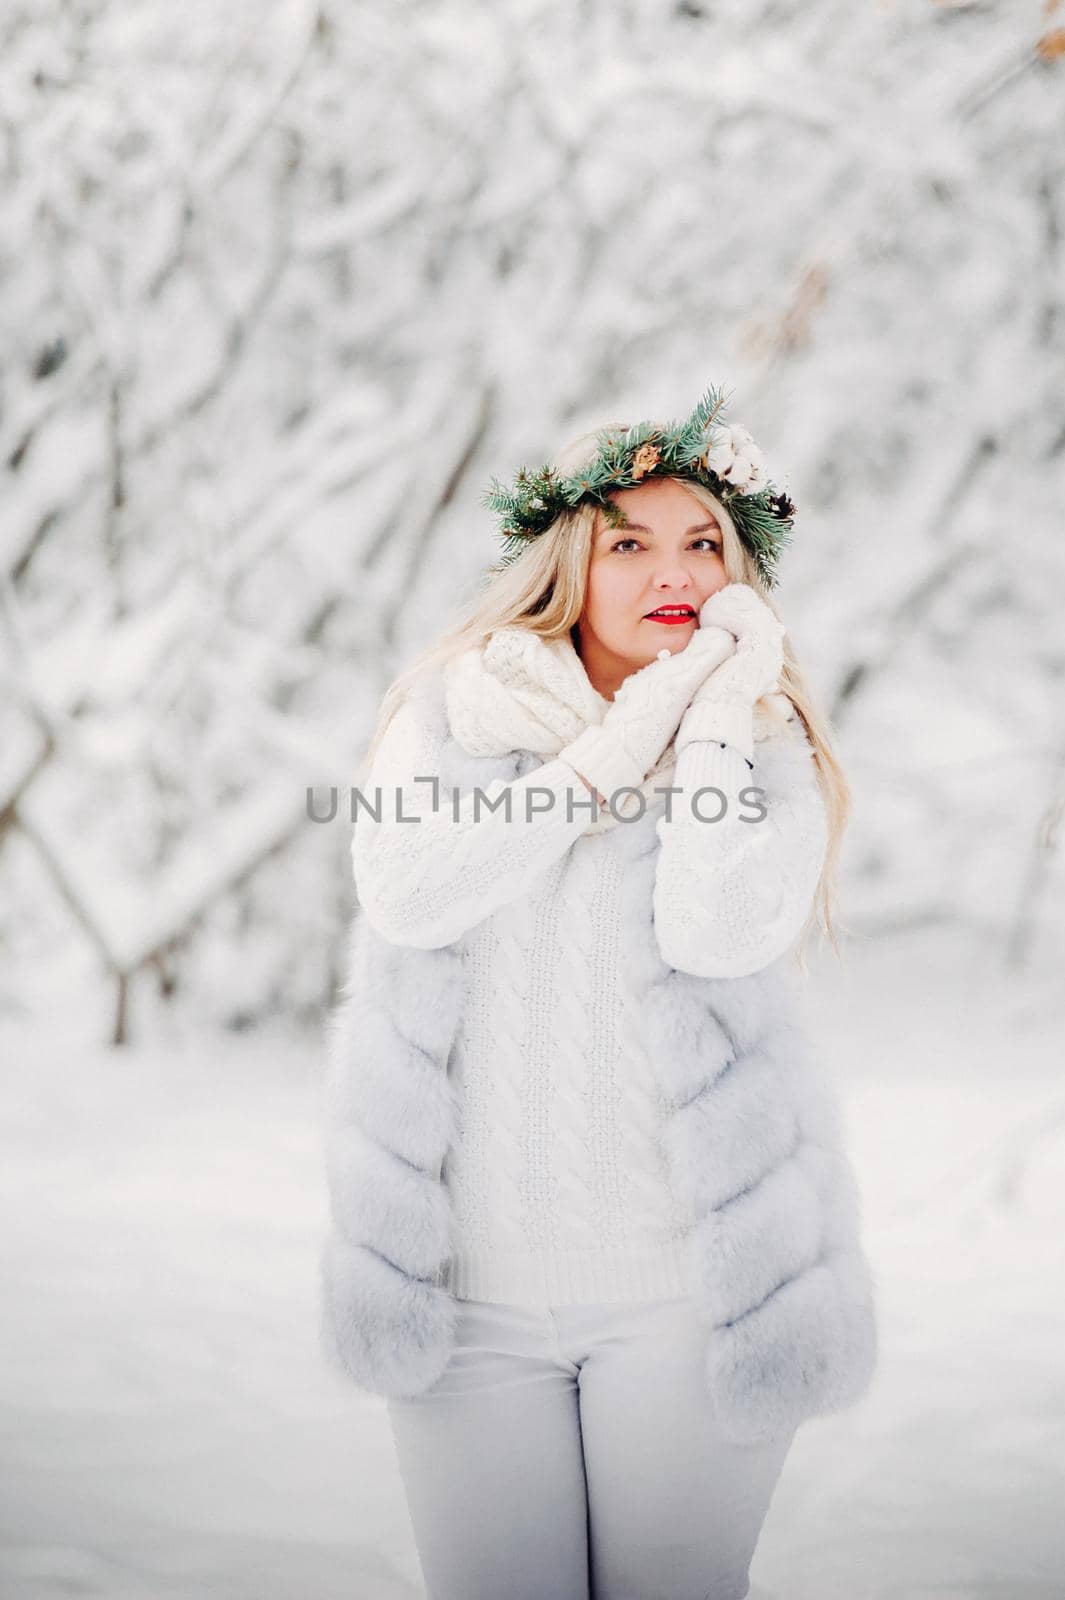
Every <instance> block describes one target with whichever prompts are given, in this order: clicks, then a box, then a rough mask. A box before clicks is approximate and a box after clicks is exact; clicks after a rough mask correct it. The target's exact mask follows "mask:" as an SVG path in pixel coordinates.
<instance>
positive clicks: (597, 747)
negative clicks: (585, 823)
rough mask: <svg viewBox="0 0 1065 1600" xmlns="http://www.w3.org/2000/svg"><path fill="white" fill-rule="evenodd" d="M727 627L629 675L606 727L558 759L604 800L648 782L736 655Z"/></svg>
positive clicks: (586, 733)
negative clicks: (700, 694)
mask: <svg viewBox="0 0 1065 1600" xmlns="http://www.w3.org/2000/svg"><path fill="white" fill-rule="evenodd" d="M734 650H735V643H734V640H733V637H732V634H731V633H730V632H729V631H728V630H727V629H725V628H717V627H712V626H711V627H707V628H702V627H700V628H697V629H696V631H695V633H693V634H692V636H691V638H690V639H689V641H688V643H687V645H686V646H685V647H684V649H683V650H678V651H677V652H676V653H675V654H671V655H669V656H663V657H661V658H656V659H655V660H654V661H649V662H648V663H647V665H646V666H644V667H640V668H639V669H638V670H637V671H636V672H630V674H629V676H628V677H627V678H626V679H625V681H624V683H623V684H622V685H621V687H620V688H619V689H618V691H617V693H616V694H615V696H614V698H613V700H612V701H611V703H610V705H609V706H608V707H607V711H606V715H605V716H604V717H603V720H602V722H601V723H593V724H591V725H590V726H589V727H587V728H585V729H584V730H583V732H581V733H580V734H579V735H578V736H577V738H576V739H574V740H573V742H572V744H569V745H567V746H566V748H565V749H564V750H560V751H559V758H560V759H561V760H563V761H567V762H568V763H569V764H570V766H571V767H573V768H574V770H575V771H577V772H579V773H581V774H582V775H583V776H584V777H586V778H587V779H588V781H589V782H590V783H591V784H592V785H593V786H594V787H595V789H596V790H597V791H598V792H599V793H600V794H601V795H603V796H605V797H607V798H609V797H610V795H612V794H613V793H614V792H615V790H617V789H621V788H625V787H629V786H632V787H635V786H637V785H639V784H640V783H642V782H643V780H644V778H645V777H646V776H647V774H648V773H649V772H650V771H651V769H652V768H653V766H654V765H655V762H656V761H657V760H658V758H659V756H660V755H661V754H662V752H663V751H664V750H665V748H666V746H667V745H668V744H669V741H670V739H672V737H673V735H674V734H675V733H676V731H677V727H678V724H679V722H680V719H681V717H682V715H683V714H684V711H685V708H686V707H687V706H688V705H689V703H690V701H691V698H692V695H693V694H694V693H695V691H696V689H697V688H698V686H699V685H700V684H701V683H702V682H703V680H704V679H705V678H706V677H707V676H708V675H709V674H710V673H712V672H713V671H714V669H715V668H720V666H721V663H722V662H723V661H724V660H725V659H726V657H727V656H730V655H732V653H733V651H734Z"/></svg>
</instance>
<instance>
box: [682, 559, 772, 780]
mask: <svg viewBox="0 0 1065 1600" xmlns="http://www.w3.org/2000/svg"><path fill="white" fill-rule="evenodd" d="M699 625H700V629H702V628H706V627H710V628H723V629H727V630H728V631H729V633H730V634H731V635H732V636H733V637H734V638H735V641H736V647H735V650H734V651H733V652H732V653H731V654H730V655H729V657H728V659H727V660H725V661H724V662H723V663H722V665H721V666H719V667H718V668H717V670H716V671H715V672H713V673H711V674H710V676H709V677H707V678H706V679H705V680H704V681H703V682H701V683H700V684H699V686H698V688H697V689H696V691H695V693H694V695H693V696H692V703H691V706H690V707H689V709H688V710H687V711H686V712H685V713H684V716H683V718H682V720H681V724H680V728H679V729H678V731H677V740H676V748H677V751H678V753H679V752H680V751H681V750H683V748H684V746H685V745H687V744H691V742H692V741H693V740H694V739H712V740H717V741H719V742H721V743H723V744H728V745H731V746H732V748H733V749H734V750H738V751H739V752H740V753H741V755H744V756H745V757H746V758H747V760H748V761H750V760H751V759H752V757H753V754H754V706H755V701H756V700H760V699H761V697H762V696H763V695H767V694H772V693H773V691H774V690H775V689H776V687H777V681H778V679H779V677H780V671H781V668H782V667H783V665H784V647H783V643H782V641H783V638H784V635H785V633H786V632H787V629H786V628H785V627H784V624H783V623H782V622H781V621H780V619H779V618H778V617H777V616H776V614H775V613H774V612H773V611H772V610H770V608H769V606H767V605H766V603H765V601H764V600H763V599H762V597H761V595H759V594H757V593H756V592H755V590H754V589H752V588H751V587H750V585H749V584H746V583H728V584H726V585H725V587H724V588H723V589H719V590H718V591H717V593H716V594H712V595H711V596H710V598H709V599H708V600H707V601H705V602H704V604H703V607H702V609H701V611H700V613H699ZM696 637H698V635H696Z"/></svg>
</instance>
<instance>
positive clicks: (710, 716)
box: [674, 699, 754, 761]
mask: <svg viewBox="0 0 1065 1600" xmlns="http://www.w3.org/2000/svg"><path fill="white" fill-rule="evenodd" d="M695 739H712V740H714V741H716V742H717V743H718V744H730V745H731V746H732V748H733V749H734V750H738V751H739V752H740V754H741V755H744V756H746V757H747V760H748V761H753V759H754V707H753V705H752V706H748V705H742V704H738V703H736V702H735V701H733V702H731V703H730V702H728V701H725V700H709V699H707V700H696V701H694V702H693V703H692V704H691V705H690V706H689V707H688V709H687V711H686V712H685V713H684V715H683V717H682V718H681V719H680V727H679V728H678V729H677V736H676V739H675V741H674V744H675V748H676V751H677V754H678V755H679V754H680V752H681V751H682V750H683V749H684V746H685V745H686V744H691V743H692V742H693V740H695Z"/></svg>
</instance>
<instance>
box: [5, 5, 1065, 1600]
mask: <svg viewBox="0 0 1065 1600" xmlns="http://www.w3.org/2000/svg"><path fill="white" fill-rule="evenodd" d="M0 128H2V135H3V137H2V142H0V185H2V197H3V198H2V216H0V227H2V234H0V325H2V330H3V346H2V353H0V463H2V479H0V483H2V500H0V506H2V516H0V572H2V583H0V642H2V648H0V686H2V687H0V730H2V737H0V952H2V956H3V964H2V970H0V1048H2V1051H3V1056H4V1060H5V1069H4V1071H5V1090H4V1096H3V1117H4V1126H3V1142H4V1147H5V1161H4V1171H3V1176H2V1177H0V1184H2V1185H3V1193H4V1198H5V1199H6V1200H7V1201H8V1214H9V1216H14V1215H17V1216H18V1218H19V1224H18V1228H17V1229H16V1228H15V1227H14V1226H10V1225H9V1230H10V1231H9V1233H8V1236H7V1238H6V1239H5V1241H4V1242H3V1252H4V1265H5V1268H6V1270H7V1273H8V1279H9V1284H10V1286H11V1287H12V1289H13V1290H14V1291H15V1293H14V1297H13V1298H14V1303H17V1305H18V1307H19V1311H18V1314H17V1316H15V1317H13V1318H10V1319H9V1320H8V1324H7V1326H6V1328H5V1329H4V1331H3V1333H2V1334H0V1340H2V1345H0V1355H2V1357H3V1359H2V1362H0V1372H2V1374H3V1376H2V1378H0V1384H2V1390H0V1400H2V1424H3V1446H2V1449H3V1454H4V1459H5V1468H6V1469H7V1470H5V1473H4V1477H5V1480H6V1482H7V1485H8V1487H7V1488H6V1489H5V1492H4V1499H3V1506H2V1512H3V1529H4V1545H5V1548H4V1551H3V1554H2V1556H0V1592H2V1593H3V1594H5V1595H6V1594H8V1593H10V1594H12V1595H15V1596H18V1597H19V1600H22V1597H23V1596H26V1597H37V1596H46V1595H47V1596H51V1595H53V1594H60V1593H68V1592H70V1590H71V1588H72V1587H79V1588H80V1589H81V1592H84V1593H90V1594H99V1595H107V1596H112V1595H114V1596H118V1595H121V1596H127V1595H128V1596H133V1595H137V1596H140V1595H151V1596H152V1597H153V1600H154V1597H156V1596H161V1595H164V1594H165V1595H183V1596H184V1595H189V1596H193V1595H197V1596H199V1595H203V1594H207V1593H212V1594H214V1593H217V1594H225V1595H239V1596H248V1597H249V1600H262V1597H265V1596H273V1595H277V1596H282V1595H285V1596H289V1595H292V1594H295V1593H305V1594H307V1595H308V1596H310V1595H315V1596H333V1595H336V1596H340V1595H357V1596H362V1595H364V1594H365V1595H367V1596H371V1597H373V1600H377V1597H378V1596H380V1597H384V1600H388V1597H389V1596H400V1595H404V1596H407V1595H416V1594H418V1593H420V1592H421V1591H420V1589H419V1586H418V1576H417V1563H416V1558H415V1556H414V1552H413V1545H412V1541H411V1534H410V1529H409V1526H408V1525H407V1523H406V1520H405V1518H406V1513H405V1510H404V1507H403V1501H402V1496H401V1492H400V1489H399V1485H398V1481H397V1480H396V1477H395V1464H394V1461H393V1460H391V1458H390V1456H389V1451H390V1448H391V1446H390V1443H389V1440H388V1437H387V1435H386V1432H385V1427H384V1421H383V1416H382V1413H381V1411H380V1408H379V1407H375V1406H374V1405H373V1404H371V1403H368V1402H365V1401H362V1400H360V1399H359V1398H358V1397H355V1396H353V1395H350V1394H347V1393H344V1392H343V1391H342V1390H340V1389H338V1388H337V1386H336V1383H335V1380H333V1379H331V1378H330V1377H328V1376H327V1375H326V1374H325V1373H324V1372H323V1371H322V1370H321V1369H320V1367H319V1365H318V1364H317V1356H316V1352H315V1346H314V1327H313V1320H314V1293H315V1283H314V1270H315V1259H314V1256H315V1251H316V1248H317V1243H318V1235H319V1234H320V1232H321V1229H322V1228H323V1227H324V1197H323V1193H322V1181H321V1176H320V1172H319V1167H318V1146H317V1127H316V1104H315V1091H316V1087H317V1082H318V1078H319V1074H320V1069H321V1048H322V1046H321V1029H322V1021H323V1017H324V1015H325V1014H326V1011H327V1009H328V1006H329V1004H330V1002H331V999H332V997H333V994H334V991H335V985H336V982H337V978H338V974H339V971H340V963H341V956H342V951H343V931H344V925H345V920H346V918H347V916H348V915H349V913H350V910H351V907H352V904H353V899H354V895H353V886H352V884H351V874H350V865H349V859H348V838H349V834H348V829H347V826H346V823H345V821H344V817H343V807H342V809H341V816H340V817H338V818H337V819H336V820H335V821H334V822H332V823H328V824H323V823H314V822H312V821H311V820H310V819H309V818H308V815H307V791H308V788H309V787H311V786H326V787H328V786H330V785H339V786H342V787H343V786H346V785H348V784H349V783H350V782H351V781H352V775H353V773H354V771H355V768H356V764H357V762H358V759H359V757H360V755H361V753H362V750H363V747H364V745H365V742H366V739H367V736H368V734H369V731H370V728H371V723H372V719H373V716H374V712H375V709H376V705H377V703H378V701H379V699H380V696H381V694H382V692H383V690H384V688H385V687H386V685H387V684H388V682H389V681H390V680H391V678H392V677H393V676H394V675H395V674H396V672H398V671H399V670H400V669H401V667H402V666H403V665H404V664H405V662H406V660H407V659H408V658H409V657H410V656H411V655H412V654H413V652H414V651H415V649H417V648H418V647H419V646H420V644H421V642H422V641H423V639H425V638H426V637H427V636H429V635H432V634H433V633H435V632H436V631H437V630H438V628H439V627H440V626H442V624H443V623H444V622H445V621H446V620H447V619H448V617H449V615H450V614H451V612H452V610H453V609H454V607H455V606H456V605H457V604H458V603H459V602H460V601H461V599H462V598H463V597H464V595H465V594H466V593H467V592H468V590H469V589H470V587H471V586H472V585H473V584H474V583H475V582H476V581H477V579H478V578H479V576H480V574H481V572H482V571H483V568H484V567H485V565H486V564H487V563H488V562H490V561H492V560H494V559H495V558H496V554H497V548H496V540H495V538H494V535H493V531H492V525H491V519H490V517H489V516H488V514H487V513H486V512H484V511H483V510H481V509H480V506H479V498H480V494H481V492H482V490H483V488H484V486H485V484H486V482H487V479H488V478H489V476H491V475H492V474H499V475H501V476H504V477H505V476H508V475H509V474H510V473H511V472H512V471H513V470H514V468H516V466H517V465H519V464H521V462H523V461H529V462H535V461H539V460H541V459H543V458H544V456H546V455H547V454H549V453H550V451H551V450H552V449H553V448H554V447H555V446H556V445H558V444H560V443H561V442H562V441H563V440H565V439H567V438H569V437H571V436H573V435H574V434H576V433H579V432H582V431H584V429H586V428H589V427H593V426H597V425H601V424H603V423H605V422H610V421H627V422H631V421H635V420H638V419H640V418H643V417H646V416H657V417H661V418H671V417H674V416H683V415H685V414H686V413H687V411H688V410H689V409H690V407H691V405H692V404H693V403H694V401H695V399H697V397H698V395H699V394H700V393H701V392H702V390H703V389H704V388H705V387H706V386H707V385H708V384H709V383H715V384H721V385H724V386H725V387H726V388H728V389H729V390H730V391H732V393H733V394H734V400H733V402H732V405H731V407H730V412H731V416H732V418H733V420H738V421H742V422H744V423H746V424H747V425H748V426H749V427H750V428H751V429H752V431H753V433H754V435H755V437H756V438H757V439H758V440H759V442H760V443H761V444H762V446H763V449H764V450H765V454H766V458H767V461H768V462H769V464H770V472H771V475H772V476H774V477H775V478H776V479H777V481H778V482H780V483H781V484H782V485H783V486H785V487H786V488H787V489H788V491H789V492H790V494H791V495H792V497H793V499H794V500H795V502H796V505H797V507H798V521H797V528H796V538H795V542H794V545H793V546H792V547H791V549H790V550H789V551H788V552H787V553H786V555H785V557H784V560H783V563H782V583H781V587H780V590H779V591H778V593H779V603H780V608H781V611H782V614H783V615H784V616H785V618H786V619H787V621H788V623H789V627H790V628H791V632H792V635H793V638H794V639H795V642H796V648H797V649H798V650H799V652H800V655H801V658H802V660H803V662H804V664H805V666H806V667H807V669H808V671H809V674H810V677H811V679H812V681H813V683H814V685H815V687H816V688H817V689H818V690H819V692H820V694H821V697H822V700H823V702H824V704H825V706H826V708H827V709H828V711H829V713H830V715H831V716H832V718H833V721H834V724H835V727H836V730H837V734H838V739H839V745H840V753H841V756H842V759H843V761H844V763H845V766H846V769H847V772H848V775H849V777H850V780H851V783H852V786H853V789H854V798H855V811H854V818H853V822H852V826H851V829H850V832H849V835H848V840H847V845H846V849H845V853H844V873H843V885H842V888H843V899H842V909H843V916H844V921H845V923H846V924H847V926H848V927H849V929H850V936H849V938H848V941H847V944H846V947H845V952H844V969H843V972H842V973H841V969H840V968H839V967H838V966H836V965H835V963H833V962H832V961H831V960H820V961H819V962H818V963H817V967H816V971H815V975H814V978H813V982H812V990H811V1006H812V1008H813V1009H814V1011H816V1013H817V1018H816V1020H817V1026H818V1028H819V1030H820V1036H821V1037H822V1039H823V1040H824V1048H825V1050H826V1054H827V1055H828V1056H829V1057H830V1058H831V1059H832V1061H833V1062H834V1063H836V1064H837V1065H838V1066H839V1069H840V1077H841V1082H842V1083H843V1084H844V1086H845V1090H846V1093H847V1095H848V1110H849V1114H850V1116H851V1118H852V1123H853V1130H854V1131H853V1140H854V1147H855V1154H856V1160H857V1164H858V1167H859V1170H860V1173H861V1175H862V1177H863V1183H864V1186H865V1189H866V1198H867V1208H868V1214H869V1237H870V1245H871V1249H872V1253H873V1256H874V1264H875V1265H876V1266H877V1269H878V1272H879V1273H880V1276H881V1280H882V1285H883V1305H884V1324H883V1325H884V1342H885V1355H884V1358H883V1363H882V1371H881V1376H880V1378H879V1379H878V1385H879V1386H878V1388H877V1390H876V1391H875V1393H874V1394H873V1395H872V1396H871V1397H870V1400H869V1401H868V1402H866V1403H865V1404H864V1405H863V1407H861V1408H858V1409H857V1410H856V1411H855V1412H853V1413H850V1414H848V1415H847V1416H846V1417H844V1418H841V1419H837V1420H834V1421H832V1422H825V1423H818V1424H812V1425H810V1426H809V1428H808V1429H806V1430H804V1432H803V1434H802V1435H801V1436H800V1442H799V1443H797V1445H796V1447H795V1451H794V1452H793V1456H792V1458H791V1460H790V1461H789V1466H788V1469H787V1472H786V1474H785V1478H784V1479H783V1480H782V1484H781V1487H780V1490H779V1491H778V1498H777V1501H776V1502H775V1507H774V1510H773V1511H772V1512H771V1516H770V1520H769V1522H767V1526H766V1531H765V1534H764V1536H763V1543H762V1545H761V1546H760V1548H759V1553H758V1556H757V1558H756V1565H755V1568H754V1569H753V1570H754V1575H755V1577H756V1579H757V1580H758V1581H759V1582H760V1583H761V1584H762V1586H763V1587H762V1588H761V1589H758V1588H752V1597H757V1596H758V1595H765V1596H769V1595H771V1594H772V1595H777V1594H780V1595H785V1594H786V1595H787V1596H788V1597H789V1600H804V1597H805V1596H807V1595H809V1596H811V1597H812V1596H814V1595H817V1596H818V1597H821V1600H823V1597H826V1596H827V1597H831V1596H835V1595H837V1594H838V1595H839V1596H840V1597H841V1600H842V1597H843V1596H853V1595H856V1594H860V1595H864V1596H869V1597H881V1596H882V1597H884V1600H886V1597H888V1596H895V1595H898V1596H900V1597H903V1596H904V1597H906V1600H914V1597H916V1600H920V1596H922V1595H925V1594H929V1595H930V1594H931V1593H932V1592H933V1591H934V1592H935V1594H936V1596H937V1597H939V1600H943V1597H954V1600H968V1597H970V1596H981V1597H982V1596H985V1595H987V1596H990V1595H992V1594H993V1595H994V1596H996V1597H997V1600H1002V1597H1008V1600H1014V1597H1024V1600H1028V1597H1033V1596H1051V1595H1059V1596H1060V1595H1061V1594H1065V1579H1063V1578H1062V1573H1063V1572H1065V1546H1063V1543H1062V1533H1061V1529H1060V1525H1059V1523H1060V1519H1059V1518H1058V1517H1057V1516H1056V1515H1055V1514H1054V1512H1053V1507H1054V1506H1055V1505H1058V1504H1059V1503H1060V1499H1061V1493H1062V1490H1063V1488H1065V1482H1063V1475H1065V1467H1063V1462H1065V1448H1063V1446H1065V1393H1063V1386H1062V1381H1061V1369H1060V1362H1055V1360H1054V1358H1053V1356H1052V1354H1051V1352H1052V1351H1054V1350H1057V1349H1060V1348H1061V1347H1062V1344H1061V1336H1062V1334H1065V1306H1063V1299H1065V1292H1063V1288H1062V1284H1063V1281H1065V1278H1063V1275H1062V1272H1061V1267H1062V1265H1063V1262H1062V1256H1061V1246H1060V1243H1059V1240H1060V1237H1061V1224H1062V1221H1063V1216H1062V1194H1063V1193H1065V1178H1063V1173H1062V1167H1063V1163H1065V1095H1063V1092H1062V1087H1061V1079H1060V1064H1059V1063H1060V1057H1061V1045H1062V1038H1063V1031H1065V1030H1063V1029H1062V1015H1063V1013H1062V1001H1061V998H1060V988H1059V987H1058V986H1057V985H1058V983H1059V981H1060V952H1061V950H1062V947H1063V941H1065V896H1063V894H1062V888H1063V869H1062V831H1063V824H1062V811H1063V803H1065V718H1063V715H1062V682H1063V676H1065V633H1063V629H1062V600H1063V595H1065V582H1063V580H1065V538H1063V534H1065V527H1063V521H1062V510H1061V507H1062V505H1063V504H1065V405H1063V397H1065V292H1063V291H1065V237H1063V236H1065V163H1063V161H1062V155H1061V152H1062V149H1063V148H1065V5H1063V4H1061V0H1045V3H1039V4H1035V3H1031V0H1022V3H1019V4H1015V5H1012V6H1007V5H1004V4H998V3H995V0H921V3H917V0H880V3H878V4H873V5H868V6H855V5H852V4H843V3H842V0H823V3H821V4H819V5H816V6H810V5H805V6H800V5H797V4H793V3H790V0H779V3H774V0H675V3H674V4H666V3H664V0H663V3H658V0H655V3H651V0H632V3H625V0H615V3H614V4H612V5H610V6H607V5H604V4H602V3H600V0H580V3H572V4H559V3H556V0H500V3H498V4H497V5H495V6H493V7H489V6H486V5H481V4H477V3H475V0H466V3H465V4H462V3H452V4H448V3H446V0H444V3H438V4H435V5H427V4H421V3H415V0H403V3H399V4H397V5H393V6H373V5H368V4H365V3H362V0H347V3H346V4H337V3H334V0H273V3H267V0H260V3H258V4H252V3H248V0H232V3H230V4H228V5H227V6H224V7H223V6H210V5H204V4H195V3H194V4H186V5H185V6H182V7H173V6H164V5H163V4H161V3H160V0H140V3H134V4H125V5H119V4H117V3H115V0H95V3H93V0H83V3H72V0H33V3H32V4H30V3H28V0H0ZM774 464H775V465H774ZM119 1046H120V1048H119ZM945 1263H946V1264H947V1265H946V1266H945V1265H944V1264H945ZM10 1298H11V1297H10V1296H9V1299H10ZM844 1529H845V1532H844V1531H841V1530H844ZM5 1583H6V1584H7V1587H4V1585H5ZM1055 1584H1057V1585H1059V1586H1058V1587H1054V1585H1055ZM774 1585H775V1586H774ZM833 1585H835V1587H834V1586H833Z"/></svg>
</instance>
